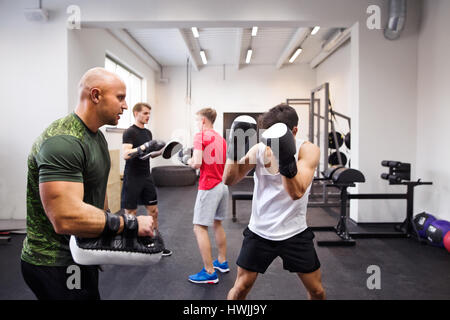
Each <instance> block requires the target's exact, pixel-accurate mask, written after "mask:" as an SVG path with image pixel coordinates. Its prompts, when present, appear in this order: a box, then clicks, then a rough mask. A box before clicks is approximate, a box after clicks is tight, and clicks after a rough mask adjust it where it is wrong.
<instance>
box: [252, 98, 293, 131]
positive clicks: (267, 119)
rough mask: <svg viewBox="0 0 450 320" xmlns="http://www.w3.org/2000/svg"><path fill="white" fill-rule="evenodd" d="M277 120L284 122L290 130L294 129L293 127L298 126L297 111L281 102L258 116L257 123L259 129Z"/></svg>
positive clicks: (265, 127)
mask: <svg viewBox="0 0 450 320" xmlns="http://www.w3.org/2000/svg"><path fill="white" fill-rule="evenodd" d="M278 122H282V123H284V124H285V125H286V126H287V127H288V128H289V129H291V130H292V129H294V127H296V126H298V115H297V112H296V111H295V109H294V108H292V107H291V106H290V105H288V104H286V103H281V104H279V105H277V106H275V107H273V108H271V109H270V110H269V111H267V112H265V113H263V114H262V115H260V116H259V118H258V125H259V127H260V128H261V129H267V128H270V127H271V126H272V125H274V124H275V123H278Z"/></svg>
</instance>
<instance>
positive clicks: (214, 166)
mask: <svg viewBox="0 0 450 320" xmlns="http://www.w3.org/2000/svg"><path fill="white" fill-rule="evenodd" d="M194 150H201V151H202V152H203V157H202V166H201V167H200V179H199V181H198V189H199V190H209V189H212V188H214V187H215V186H216V185H218V184H219V183H220V182H222V176H223V169H224V168H225V160H226V154H227V143H226V141H225V139H224V138H222V137H221V136H220V135H219V134H218V133H217V132H216V131H214V130H212V129H208V130H204V131H202V132H199V133H197V134H196V135H195V137H194Z"/></svg>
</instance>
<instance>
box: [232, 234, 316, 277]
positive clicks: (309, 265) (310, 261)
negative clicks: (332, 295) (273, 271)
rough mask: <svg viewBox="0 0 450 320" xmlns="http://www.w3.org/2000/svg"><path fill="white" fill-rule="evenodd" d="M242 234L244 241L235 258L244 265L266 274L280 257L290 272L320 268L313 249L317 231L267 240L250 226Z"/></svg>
mask: <svg viewBox="0 0 450 320" xmlns="http://www.w3.org/2000/svg"><path fill="white" fill-rule="evenodd" d="M243 234H244V241H243V242H242V248H241V252H240V253H239V257H238V259H237V261H236V264H237V265H238V266H239V267H241V268H244V269H246V270H249V271H254V272H259V273H264V272H266V270H267V268H268V267H269V265H270V264H271V263H272V261H273V260H274V259H275V258H276V257H281V259H282V260H283V268H284V269H285V270H288V271H290V272H299V273H310V272H314V271H316V270H317V269H319V268H320V262H319V258H318V257H317V254H316V249H315V248H314V242H313V239H314V233H313V232H312V231H311V230H310V229H309V228H307V229H306V230H304V231H303V232H301V233H299V234H296V235H295V236H293V237H291V238H289V239H286V240H281V241H272V240H267V239H264V238H262V237H260V236H258V235H257V234H255V233H253V232H252V231H250V229H249V228H248V227H247V228H246V229H245V230H244V232H243Z"/></svg>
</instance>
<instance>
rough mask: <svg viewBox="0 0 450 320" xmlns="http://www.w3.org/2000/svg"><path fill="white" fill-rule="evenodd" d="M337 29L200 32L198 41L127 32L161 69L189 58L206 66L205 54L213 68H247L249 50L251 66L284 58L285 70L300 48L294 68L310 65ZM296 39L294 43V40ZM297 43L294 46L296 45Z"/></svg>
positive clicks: (174, 34)
mask: <svg viewBox="0 0 450 320" xmlns="http://www.w3.org/2000/svg"><path fill="white" fill-rule="evenodd" d="M335 30H336V29H335V28H321V29H320V30H319V32H318V33H316V34H315V35H310V34H309V31H310V29H300V30H299V29H297V28H259V29H258V33H257V35H256V36H255V37H252V36H251V28H199V29H198V31H199V34H200V37H199V38H194V37H193V34H192V31H191V29H127V30H126V31H127V32H128V34H129V35H130V36H131V37H132V38H134V39H135V40H136V41H137V42H138V43H139V44H140V46H141V47H142V48H144V49H145V50H146V51H147V53H148V54H149V55H151V56H152V57H153V58H154V59H155V60H156V61H157V62H158V63H159V64H160V65H161V66H184V65H186V60H187V57H189V56H190V57H191V59H195V61H194V62H195V63H196V64H197V65H198V66H199V67H200V68H201V67H202V66H203V64H202V62H201V58H200V55H199V52H200V50H201V49H202V50H204V51H205V53H206V57H207V59H208V64H207V65H211V66H217V65H235V66H238V64H239V67H241V68H242V67H244V66H245V57H246V54H247V49H248V48H251V49H252V50H253V55H252V59H251V64H255V65H274V66H275V65H277V62H278V61H279V60H280V59H283V58H282V56H283V53H284V52H288V57H287V58H284V59H283V61H282V63H283V66H286V65H290V63H288V61H287V60H288V59H289V57H290V56H291V55H292V54H293V52H294V51H295V49H296V48H297V47H298V46H301V47H302V49H303V51H302V53H301V54H300V56H299V57H298V58H297V59H296V60H295V62H294V64H300V63H309V62H310V61H311V60H312V59H313V58H314V57H315V56H316V55H317V54H318V53H319V52H320V50H321V48H322V44H323V43H324V42H325V41H326V40H327V39H328V38H329V37H330V35H331V34H332V33H333V32H334V31H335ZM299 31H301V32H304V34H305V35H307V36H306V38H304V40H303V41H301V42H300V43H296V42H295V41H296V40H295V39H296V38H295V35H296V34H298V32H299ZM293 39H294V40H293ZM293 43H294V44H293Z"/></svg>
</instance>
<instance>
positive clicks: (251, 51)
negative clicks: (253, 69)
mask: <svg viewBox="0 0 450 320" xmlns="http://www.w3.org/2000/svg"><path fill="white" fill-rule="evenodd" d="M252 53H253V50H252V49H248V50H247V58H245V63H247V64H249V63H250V59H251V58H252Z"/></svg>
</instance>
